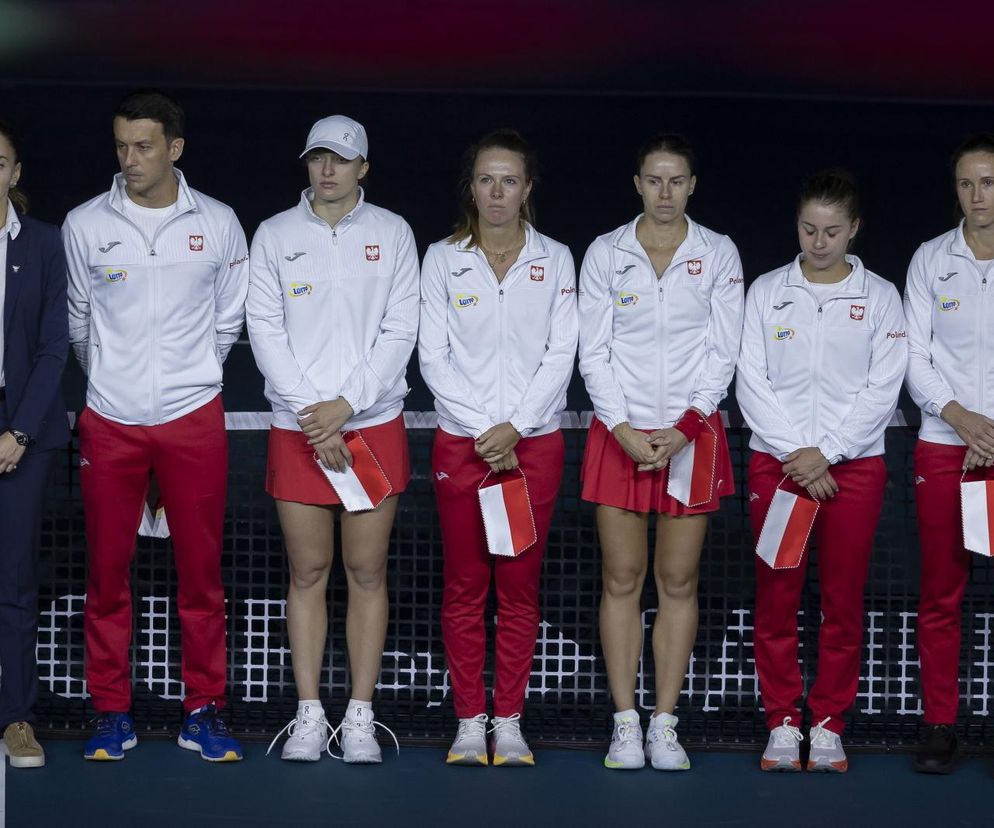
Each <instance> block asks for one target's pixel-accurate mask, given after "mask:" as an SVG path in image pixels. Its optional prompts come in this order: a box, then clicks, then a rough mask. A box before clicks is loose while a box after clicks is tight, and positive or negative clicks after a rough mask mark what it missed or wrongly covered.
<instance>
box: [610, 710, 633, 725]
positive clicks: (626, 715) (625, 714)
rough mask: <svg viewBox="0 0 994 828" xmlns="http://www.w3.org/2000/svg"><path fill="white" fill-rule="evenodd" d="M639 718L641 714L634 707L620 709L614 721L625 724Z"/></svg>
mask: <svg viewBox="0 0 994 828" xmlns="http://www.w3.org/2000/svg"><path fill="white" fill-rule="evenodd" d="M638 720H639V714H638V712H637V711H636V710H635V708H634V707H632V708H629V709H628V710H619V711H618V712H617V713H615V714H614V723H615V724H623V723H625V722H637V721H638Z"/></svg>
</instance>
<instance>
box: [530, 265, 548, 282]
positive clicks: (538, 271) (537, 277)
mask: <svg viewBox="0 0 994 828" xmlns="http://www.w3.org/2000/svg"><path fill="white" fill-rule="evenodd" d="M528 278H529V279H531V280H532V281H533V282H541V281H543V280H544V279H545V268H544V267H542V266H541V265H532V267H531V272H530V273H529V274H528Z"/></svg>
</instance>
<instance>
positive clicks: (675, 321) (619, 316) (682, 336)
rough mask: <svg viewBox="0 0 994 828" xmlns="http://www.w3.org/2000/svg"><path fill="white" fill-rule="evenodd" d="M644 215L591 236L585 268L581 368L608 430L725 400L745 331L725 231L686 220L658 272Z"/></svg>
mask: <svg viewBox="0 0 994 828" xmlns="http://www.w3.org/2000/svg"><path fill="white" fill-rule="evenodd" d="M637 223H638V219H635V220H634V221H631V222H629V223H628V224H626V225H624V226H623V227H619V228H618V229H617V230H615V231H614V232H612V233H607V234H606V235H603V236H600V237H598V238H597V239H595V240H594V242H593V244H591V245H590V248H589V249H588V250H587V255H586V257H584V260H583V267H582V268H581V269H580V299H579V307H580V330H581V333H580V373H581V374H582V375H583V379H584V381H585V382H586V385H587V393H588V394H589V395H590V399H591V401H592V402H593V405H594V412H595V414H596V415H597V417H598V419H599V420H600V421H601V422H602V423H604V425H605V426H606V427H607V428H608V429H609V430H610V429H613V428H614V427H615V426H616V425H618V424H619V423H623V422H626V421H627V422H628V423H629V424H630V425H632V426H633V427H634V428H641V429H656V428H668V427H670V426H672V425H673V424H674V423H675V422H676V421H677V420H679V419H680V416H681V415H682V414H683V412H684V411H686V410H687V408H689V407H690V406H694V407H696V408H698V409H700V410H701V411H702V412H703V413H704V414H705V415H710V414H711V413H712V412H714V411H715V410H716V409H717V407H718V403H720V402H721V400H722V399H723V398H724V396H725V394H726V393H727V390H728V385H729V383H730V382H731V381H732V375H733V373H734V371H735V360H736V358H737V357H738V351H739V337H740V336H741V333H742V305H743V296H744V291H743V286H742V264H741V262H740V261H739V254H738V251H737V250H736V248H735V245H734V244H733V243H732V240H731V239H729V238H728V236H723V235H721V234H719V233H715V232H713V231H711V230H708V229H707V228H705V227H702V226H701V225H699V224H697V223H695V222H693V221H691V220H690V219H689V218H688V219H687V223H688V225H689V228H688V231H687V238H686V239H684V241H683V243H682V244H681V245H680V247H679V248H677V251H676V253H675V254H674V255H673V261H672V262H670V265H669V267H668V268H667V269H666V272H665V273H664V274H663V276H662V278H658V279H657V278H656V274H655V271H654V270H653V267H652V263H651V262H650V261H649V257H648V255H647V254H646V252H645V250H644V248H643V247H642V245H641V244H640V243H639V242H638V240H637V239H636V237H635V227H636V225H637Z"/></svg>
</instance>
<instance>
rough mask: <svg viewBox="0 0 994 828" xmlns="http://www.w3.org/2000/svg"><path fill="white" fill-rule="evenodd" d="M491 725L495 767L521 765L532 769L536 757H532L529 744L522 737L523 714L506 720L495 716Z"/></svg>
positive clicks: (508, 717)
mask: <svg viewBox="0 0 994 828" xmlns="http://www.w3.org/2000/svg"><path fill="white" fill-rule="evenodd" d="M490 723H491V724H492V725H493V727H491V728H490V730H489V731H488V732H489V733H493V739H492V743H493V754H494V765H498V766H500V765H503V766H505V767H509V768H513V767H517V766H520V765H527V766H529V767H532V766H534V765H535V757H534V756H533V755H532V752H531V749H530V748H529V747H528V742H526V741H525V737H524V736H522V735H521V714H520V713H515V714H514V715H513V716H507V717H506V718H504V717H501V716H494V717H493V718H492V719H491V720H490Z"/></svg>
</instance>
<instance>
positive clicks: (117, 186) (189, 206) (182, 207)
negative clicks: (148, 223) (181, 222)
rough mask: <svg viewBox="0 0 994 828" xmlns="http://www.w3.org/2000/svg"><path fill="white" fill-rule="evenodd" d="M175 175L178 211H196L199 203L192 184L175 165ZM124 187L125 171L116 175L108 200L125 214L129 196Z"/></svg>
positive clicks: (111, 205) (115, 208)
mask: <svg viewBox="0 0 994 828" xmlns="http://www.w3.org/2000/svg"><path fill="white" fill-rule="evenodd" d="M173 175H175V176H176V181H177V183H178V184H179V192H178V193H177V195H176V213H177V214H179V213H188V212H192V211H195V210H196V209H197V203H196V201H194V199H193V192H192V191H191V190H190V185H189V184H187V183H186V177H185V176H184V175H183V173H181V172H180V171H179V170H177V169H176V168H175V167H173ZM124 187H125V181H124V173H118V174H117V175H115V176H114V183H113V185H112V186H111V188H110V192H109V193H108V195H107V201H108V203H109V204H110V207H111V209H112V210H115V211H116V212H118V213H121V214H122V215H123V214H124V199H125V198H127V196H126V195H125V193H124Z"/></svg>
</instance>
